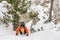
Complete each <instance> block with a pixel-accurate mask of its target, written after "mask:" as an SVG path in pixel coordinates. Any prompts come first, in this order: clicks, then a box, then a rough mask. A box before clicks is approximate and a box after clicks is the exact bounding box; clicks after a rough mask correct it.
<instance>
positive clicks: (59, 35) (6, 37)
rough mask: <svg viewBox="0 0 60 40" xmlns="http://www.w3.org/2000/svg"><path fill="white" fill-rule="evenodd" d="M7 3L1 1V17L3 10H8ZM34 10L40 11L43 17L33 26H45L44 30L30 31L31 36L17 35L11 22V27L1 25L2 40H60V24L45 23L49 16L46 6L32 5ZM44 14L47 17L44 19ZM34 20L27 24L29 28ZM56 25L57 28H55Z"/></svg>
mask: <svg viewBox="0 0 60 40" xmlns="http://www.w3.org/2000/svg"><path fill="white" fill-rule="evenodd" d="M4 5H5V1H4V2H2V3H0V17H2V16H3V14H2V11H3V12H6V11H7V9H6V8H3V6H4ZM31 9H32V10H35V11H38V13H39V15H38V17H39V18H40V19H41V20H40V21H39V22H37V23H36V25H33V28H34V29H36V31H37V29H38V28H39V29H40V27H43V28H44V30H43V31H39V32H38V31H37V32H35V33H29V36H25V35H20V34H19V35H18V36H16V35H15V31H13V30H12V28H13V27H12V24H11V23H10V26H9V27H7V28H6V27H5V25H3V24H1V25H0V40H60V32H59V31H57V29H58V27H60V24H58V25H55V24H54V23H53V22H50V23H47V24H44V21H45V20H46V19H47V18H48V16H47V15H45V14H44V11H43V10H44V8H43V7H42V6H40V5H37V6H35V5H32V6H31ZM42 16H44V17H45V18H46V19H43V18H42ZM31 23H32V20H31V21H30V22H28V23H27V24H26V26H27V28H28V29H29V30H30V26H31ZM55 26H56V27H57V28H55Z"/></svg>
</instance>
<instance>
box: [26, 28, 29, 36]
mask: <svg viewBox="0 0 60 40" xmlns="http://www.w3.org/2000/svg"><path fill="white" fill-rule="evenodd" d="M25 30H26V35H27V36H28V35H29V33H28V29H27V28H25Z"/></svg>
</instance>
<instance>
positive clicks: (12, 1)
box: [3, 0, 30, 30]
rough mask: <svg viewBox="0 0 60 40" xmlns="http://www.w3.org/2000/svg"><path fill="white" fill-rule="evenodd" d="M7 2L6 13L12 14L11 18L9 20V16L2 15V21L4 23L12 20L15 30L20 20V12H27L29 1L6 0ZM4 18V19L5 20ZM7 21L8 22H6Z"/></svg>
mask: <svg viewBox="0 0 60 40" xmlns="http://www.w3.org/2000/svg"><path fill="white" fill-rule="evenodd" d="M6 1H7V2H8V5H7V7H6V8H7V9H8V12H7V13H6V15H7V14H8V16H9V15H12V20H10V19H11V18H10V17H7V16H6V15H5V17H3V20H4V21H3V22H4V23H5V24H8V23H9V21H10V22H12V24H13V26H14V27H13V30H15V29H16V28H17V27H18V25H19V20H20V14H25V13H26V12H27V9H28V8H29V6H30V5H29V2H30V1H27V0H6ZM5 19H6V20H5ZM7 21H8V22H7Z"/></svg>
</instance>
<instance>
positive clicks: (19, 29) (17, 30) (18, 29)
mask: <svg viewBox="0 0 60 40" xmlns="http://www.w3.org/2000/svg"><path fill="white" fill-rule="evenodd" d="M24 30H25V31H26V34H27V35H28V29H27V28H26V27H25V28H24ZM19 31H21V28H20V26H18V28H17V29H16V35H18V32H19Z"/></svg>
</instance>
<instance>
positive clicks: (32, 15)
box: [29, 12, 38, 19]
mask: <svg viewBox="0 0 60 40" xmlns="http://www.w3.org/2000/svg"><path fill="white" fill-rule="evenodd" d="M37 16H38V13H32V12H30V14H29V17H30V18H31V19H33V18H35V17H37Z"/></svg>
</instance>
